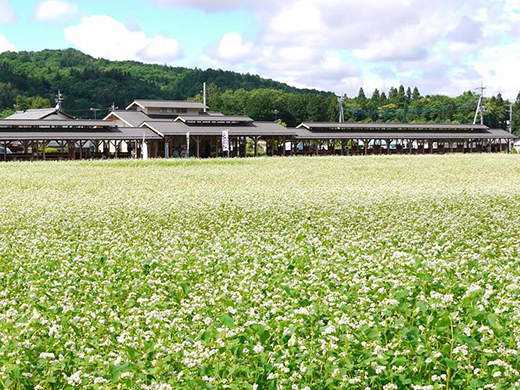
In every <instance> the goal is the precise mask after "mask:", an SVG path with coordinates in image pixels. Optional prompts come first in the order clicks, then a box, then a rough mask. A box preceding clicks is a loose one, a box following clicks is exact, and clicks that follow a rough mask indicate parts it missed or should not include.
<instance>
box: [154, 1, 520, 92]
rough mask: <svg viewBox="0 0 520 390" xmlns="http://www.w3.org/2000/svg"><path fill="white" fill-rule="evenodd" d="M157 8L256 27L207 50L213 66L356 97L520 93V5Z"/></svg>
mask: <svg viewBox="0 0 520 390" xmlns="http://www.w3.org/2000/svg"><path fill="white" fill-rule="evenodd" d="M156 1H159V2H160V3H161V4H170V5H174V6H185V7H192V8H199V9H202V10H204V11H207V12H216V11H218V10H219V8H218V7H221V8H220V9H221V10H229V9H236V10H240V11H241V12H246V13H250V14H251V15H252V16H253V19H252V20H255V21H258V23H259V25H258V26H256V27H257V28H256V29H255V30H253V31H255V33H257V34H256V38H255V39H253V40H249V41H247V40H245V39H244V38H243V35H240V34H239V33H236V32H235V33H229V34H227V35H225V36H224V37H222V38H221V39H220V40H219V41H218V42H217V43H215V44H213V45H210V46H209V47H207V48H206V50H205V55H204V56H203V58H202V59H201V60H202V61H203V63H204V64H205V65H208V66H212V67H222V68H226V69H228V68H231V69H234V70H238V71H246V72H257V73H259V74H260V75H263V76H267V77H272V78H274V79H277V80H281V81H285V82H289V83H291V84H294V85H297V86H306V87H317V88H321V89H327V90H334V91H336V92H337V93H341V92H344V91H345V92H347V93H348V94H349V95H353V94H357V90H358V88H359V86H360V85H363V86H364V87H368V88H367V93H370V89H373V88H375V87H378V88H380V89H387V88H388V87H389V86H391V85H394V86H395V85H398V84H400V83H404V84H407V85H410V86H414V85H417V86H419V88H421V90H422V91H423V93H446V94H452V95H456V94H459V93H461V92H462V91H464V90H467V89H473V88H474V84H475V86H476V83H477V84H478V81H479V80H480V79H481V78H483V79H484V81H485V82H486V84H488V86H489V91H490V92H491V91H498V89H500V90H502V92H503V93H504V95H505V97H508V98H512V97H514V96H516V92H517V91H516V92H515V90H516V89H519V88H520V87H518V85H515V84H514V83H511V82H509V83H508V82H507V80H511V79H514V77H515V70H514V67H515V64H516V66H517V64H518V60H517V59H518V58H520V52H519V51H517V50H516V47H517V46H516V45H520V38H519V35H518V32H519V31H520V5H519V3H518V0H491V1H488V0H472V1H471V2H468V1H467V0H436V1H434V2H432V1H427V0H395V1H391V2H383V1H381V0H364V1H363V2H359V1H358V0H285V1H283V2H282V1H279V0H263V1H259V0H258V1H257V0H255V1H242V0H222V1H221V2H215V1H212V0H156ZM470 15H471V16H470ZM248 32H250V31H247V30H246V32H245V34H246V35H247V33H248ZM511 42H513V43H511ZM504 45H505V46H504ZM504 59H507V60H504ZM195 65H197V66H199V63H196V64H195ZM355 83H358V85H355ZM349 85H352V89H350V90H345V88H349Z"/></svg>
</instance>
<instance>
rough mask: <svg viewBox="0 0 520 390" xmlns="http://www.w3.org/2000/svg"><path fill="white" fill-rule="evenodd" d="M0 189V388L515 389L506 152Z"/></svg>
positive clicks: (61, 177)
mask: <svg viewBox="0 0 520 390" xmlns="http://www.w3.org/2000/svg"><path fill="white" fill-rule="evenodd" d="M0 180H1V183H2V186H1V187H0V215H1V218H2V221H1V225H0V226H1V228H0V388H5V389H33V388H34V389H67V388H69V389H71V388H84V389H101V388H103V389H150V390H168V389H226V388H227V389H295V390H296V389H298V390H300V389H301V390H303V389H338V388H346V389H361V390H364V389H385V390H392V389H408V388H409V389H518V388H520V354H519V352H520V264H519V260H520V158H518V157H517V156H507V155H472V156H467V155H466V156H463V155H459V156H416V157H414V156H401V157H367V158H359V157H350V158H341V157H330V158H271V159H267V158H259V159H247V160H234V161H230V160H216V161H215V160H214V161H150V162H133V161H104V162H102V161H99V162H70V163H52V162H48V163H32V164H31V163H7V164H3V165H1V166H0Z"/></svg>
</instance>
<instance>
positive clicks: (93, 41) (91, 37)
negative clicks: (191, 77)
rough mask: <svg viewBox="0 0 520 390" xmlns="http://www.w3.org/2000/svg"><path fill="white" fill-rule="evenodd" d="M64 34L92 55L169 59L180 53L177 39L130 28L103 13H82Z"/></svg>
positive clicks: (142, 59) (163, 61)
mask: <svg viewBox="0 0 520 390" xmlns="http://www.w3.org/2000/svg"><path fill="white" fill-rule="evenodd" d="M65 38H66V39H67V40H68V41H69V42H71V43H72V44H74V45H75V46H76V47H77V48H78V49H80V50H82V51H84V52H85V53H87V54H90V55H92V56H94V57H102V58H107V59H110V60H134V61H144V62H150V63H158V62H159V63H170V62H172V61H174V60H177V59H179V58H180V57H181V56H182V53H181V50H180V48H179V44H178V42H177V40H175V39H171V38H165V37H162V36H160V35H156V36H154V37H153V38H148V37H147V36H146V34H145V33H144V32H143V31H130V30H129V29H128V28H127V27H126V26H125V25H124V24H123V23H121V22H119V21H117V20H115V19H113V18H111V17H110V16H106V15H93V16H89V17H85V18H83V19H82V21H81V22H80V23H79V24H78V25H75V26H71V27H68V28H66V29H65Z"/></svg>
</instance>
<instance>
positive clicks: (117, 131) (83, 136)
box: [0, 127, 162, 141]
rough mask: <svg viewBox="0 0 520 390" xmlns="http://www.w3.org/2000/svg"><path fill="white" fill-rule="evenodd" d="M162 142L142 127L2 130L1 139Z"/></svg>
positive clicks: (0, 132)
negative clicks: (82, 129)
mask: <svg viewBox="0 0 520 390" xmlns="http://www.w3.org/2000/svg"><path fill="white" fill-rule="evenodd" d="M143 135H144V137H145V139H147V140H161V139H162V137H161V136H160V135H158V134H157V133H155V132H154V131H152V130H150V129H147V128H142V127H119V128H111V129H92V130H85V131H81V130H65V129H55V130H52V131H44V130H42V129H38V128H34V129H16V131H13V130H12V129H0V139H1V140H2V141H69V140H70V141H77V140H84V141H93V140H96V141H112V140H118V141H134V140H135V141H138V140H142V139H143Z"/></svg>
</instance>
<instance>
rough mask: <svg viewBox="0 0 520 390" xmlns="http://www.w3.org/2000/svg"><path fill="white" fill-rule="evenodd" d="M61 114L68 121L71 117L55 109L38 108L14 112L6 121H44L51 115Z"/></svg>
mask: <svg viewBox="0 0 520 390" xmlns="http://www.w3.org/2000/svg"><path fill="white" fill-rule="evenodd" d="M57 114H61V115H64V116H66V117H68V118H70V119H72V117H71V116H70V115H68V114H66V113H64V112H63V111H61V110H58V109H57V108H38V109H30V110H25V111H16V112H15V113H14V114H13V115H11V116H8V117H7V118H6V119H45V118H47V117H49V116H51V115H57Z"/></svg>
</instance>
